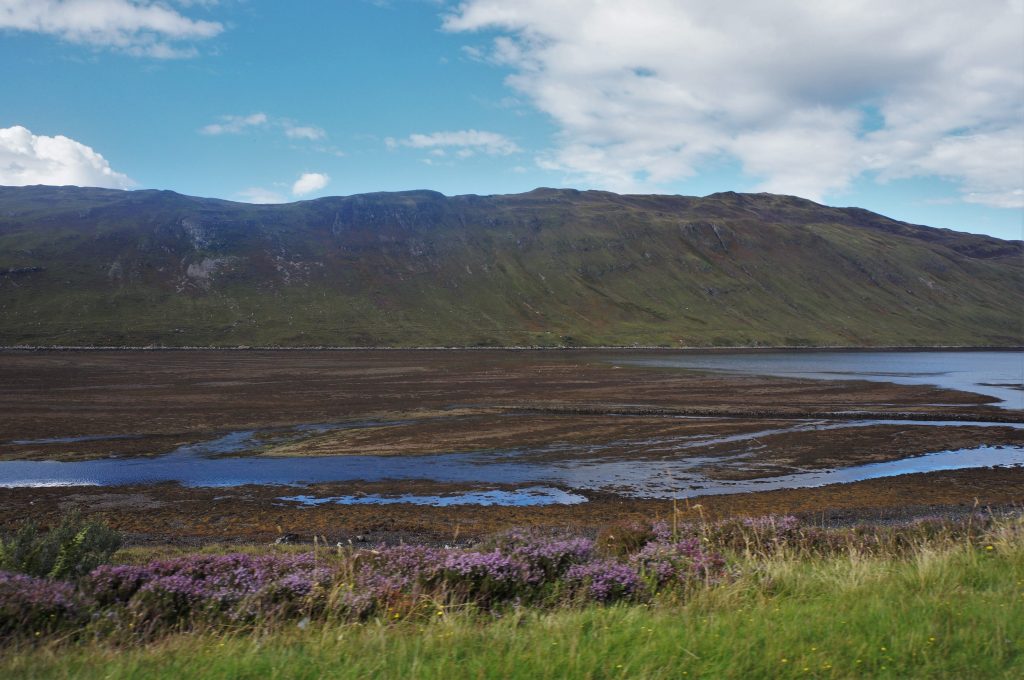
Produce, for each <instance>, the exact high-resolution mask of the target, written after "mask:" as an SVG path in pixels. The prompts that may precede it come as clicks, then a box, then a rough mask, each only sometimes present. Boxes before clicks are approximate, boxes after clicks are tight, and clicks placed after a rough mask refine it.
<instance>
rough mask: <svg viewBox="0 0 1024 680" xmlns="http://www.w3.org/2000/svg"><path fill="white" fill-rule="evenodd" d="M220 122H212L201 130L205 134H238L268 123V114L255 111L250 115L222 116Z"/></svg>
mask: <svg viewBox="0 0 1024 680" xmlns="http://www.w3.org/2000/svg"><path fill="white" fill-rule="evenodd" d="M220 121H221V122H219V123H210V124H209V125H206V126H204V127H203V128H202V129H200V130H199V131H200V132H202V133H203V134H204V135H238V134H241V133H243V132H245V131H247V130H250V129H252V128H255V127H262V126H264V125H266V124H267V114H265V113H253V114H250V115H248V116H221V117H220Z"/></svg>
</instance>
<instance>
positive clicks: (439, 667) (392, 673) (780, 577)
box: [0, 527, 1024, 678]
mask: <svg viewBox="0 0 1024 680" xmlns="http://www.w3.org/2000/svg"><path fill="white" fill-rule="evenodd" d="M737 574H738V576H737V577H736V578H735V579H732V580H731V581H729V582H727V583H725V584H721V585H717V586H713V587H709V588H701V589H698V590H697V591H696V592H693V593H692V594H691V595H690V596H689V597H688V598H687V599H686V601H684V602H678V601H673V600H671V599H658V600H655V601H654V602H652V603H650V604H643V605H641V604H623V605H616V606H609V607H601V606H593V605H591V606H588V607H585V608H563V609H556V610H554V611H546V612H545V611H538V610H535V609H511V610H504V611H503V613H502V614H501V615H500V616H496V615H493V614H491V615H488V614H484V613H480V612H474V611H467V610H448V611H444V610H438V611H441V613H440V614H439V615H438V614H437V613H436V612H434V613H433V615H432V616H431V620H425V619H424V618H420V619H418V620H415V621H402V620H399V621H393V620H388V619H382V618H381V619H375V620H371V621H369V622H366V623H361V624H342V623H324V624H315V623H313V624H305V625H304V624H303V623H302V622H299V623H298V624H296V623H295V622H290V623H289V624H287V625H285V626H278V627H274V628H270V629H267V630H264V631H256V632H252V631H246V632H231V631H230V630H228V631H225V630H224V629H220V630H207V631H199V632H193V633H189V634H178V635H173V636H170V637H166V638H163V639H161V640H160V641H159V642H158V643H155V644H151V645H149V646H146V647H142V646H131V647H127V648H126V647H119V646H117V645H114V644H112V643H110V642H105V643H104V642H81V643H75V644H72V643H67V642H63V643H62V642H60V641H51V642H43V643H37V644H32V643H20V644H19V645H16V646H13V647H9V648H7V649H6V653H5V654H4V656H3V657H2V659H0V676H3V677H11V678H22V677H24V678H100V677H103V678H121V677H146V678H181V677H204V678H321V677H332V678H462V677H470V678H475V677H497V678H566V677H568V678H620V677H629V678H699V677H704V678H762V677H763V678H768V677H771V678H775V677H781V678H787V677H794V678H845V677H866V678H908V677H910V678H1019V677H1022V676H1024V541H1022V540H1021V533H1020V531H1019V527H1017V529H1016V530H1014V531H1009V530H1008V531H1003V532H999V531H996V532H995V533H993V534H991V535H989V536H988V537H986V539H985V540H984V541H983V542H982V543H977V544H974V543H970V542H966V541H964V542H960V543H955V544H945V543H939V544H922V545H920V546H918V547H916V548H915V549H914V550H912V551H909V552H907V553H904V554H902V555H899V556H897V555H895V554H890V553H885V554H882V555H874V556H865V555H864V554H863V553H850V554H840V555H838V556H831V557H820V556H819V557H815V556H812V555H809V554H807V553H802V552H800V553H798V552H793V551H783V552H782V553H776V554H773V555H770V556H764V555H760V556H758V555H755V554H748V555H747V556H746V557H745V558H743V560H741V561H740V563H739V564H738V569H737ZM669 597H670V598H674V597H676V595H673V594H669Z"/></svg>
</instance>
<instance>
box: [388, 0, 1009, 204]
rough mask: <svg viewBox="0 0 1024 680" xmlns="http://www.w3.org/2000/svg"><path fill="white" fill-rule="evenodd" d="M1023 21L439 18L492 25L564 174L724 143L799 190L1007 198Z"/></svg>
mask: <svg viewBox="0 0 1024 680" xmlns="http://www.w3.org/2000/svg"><path fill="white" fill-rule="evenodd" d="M1022 22H1024V11H1022V3H1021V2H1020V1H1019V0H977V1H976V2H972V3H963V2H960V1H959V0H927V1H926V2H923V3H895V4H894V3H892V2H889V0H848V1H846V2H841V3H807V2H804V1H803V0H773V1H771V2H764V1H763V0H736V1H735V2H732V3H730V4H729V5H728V6H723V5H722V4H721V3H720V2H717V0H688V1H687V2H677V1H674V0H632V1H631V2H629V3H609V2H603V1H601V0H564V1H562V2H558V3H551V2H548V1H547V0H518V1H517V2H515V3H508V2H502V1H499V0H466V1H465V2H463V3H462V4H461V5H459V6H458V8H456V9H455V10H453V11H452V12H451V13H450V14H449V15H447V16H446V18H445V23H444V26H445V28H446V29H447V30H449V31H452V32H471V31H488V32H489V33H491V32H495V33H497V36H496V37H494V38H493V40H492V41H491V42H490V44H489V46H488V47H487V48H486V49H484V50H480V49H476V50H475V51H474V54H476V55H477V57H478V58H480V59H484V60H486V61H489V62H491V63H496V64H499V65H501V66H502V67H503V68H506V69H510V70H511V74H510V75H509V76H508V78H507V80H506V82H507V84H508V85H509V86H510V87H511V88H513V89H514V90H515V91H516V92H517V93H518V94H519V95H521V96H523V97H524V98H526V99H527V100H529V101H530V102H532V104H533V105H534V106H535V107H536V108H538V109H539V110H540V111H542V112H544V113H545V114H547V115H548V116H550V117H551V119H552V120H553V121H554V122H555V124H556V125H557V126H558V129H559V132H558V134H557V136H556V142H555V144H554V146H553V147H552V148H551V149H549V150H548V151H546V152H544V153H542V154H541V155H540V156H539V157H538V159H537V161H538V163H539V164H540V165H541V166H542V167H545V168H548V169H552V170H556V171H560V172H562V173H564V174H565V175H566V177H567V179H569V180H570V181H573V182H578V183H582V184H586V185H590V186H600V187H605V188H610V189H617V190H645V189H657V188H658V187H664V186H665V185H667V184H669V183H671V182H675V181H679V180H682V179H685V178H686V177H689V176H691V175H693V174H695V173H697V172H698V171H700V169H701V168H703V167H705V166H707V165H708V164H710V163H715V162H719V161H721V160H722V159H734V160H736V161H738V162H739V163H740V164H741V165H742V167H743V169H744V171H745V172H746V173H748V174H749V175H750V176H752V177H755V178H757V179H758V180H759V181H760V182H761V184H760V186H761V188H762V189H765V190H771V191H779V192H785V193H793V194H798V195H803V196H807V197H809V198H816V199H820V198H821V197H822V196H825V195H829V194H835V193H837V192H840V191H842V190H843V189H844V188H846V187H848V186H849V185H850V183H851V182H852V181H853V180H855V179H856V178H858V177H860V176H862V175H865V174H866V173H867V174H869V175H870V176H874V177H877V178H878V179H879V180H880V181H887V180H890V179H896V178H901V177H913V176H941V177H944V178H947V179H950V180H953V181H954V182H957V183H959V185H960V186H961V187H962V189H963V192H964V198H965V200H968V201H976V202H979V203H985V204H988V205H998V206H1006V207H1020V206H1022V205H1024V196H1022V185H1024V148H1022V147H1024V119H1022V117H1021V114H1020V111H1021V109H1020V106H1021V101H1024V68H1022V64H1024V40H1022V39H1021V38H1022V36H1021V28H1020V27H1021V25H1022ZM428 137H429V136H428ZM411 141H412V138H411V137H410V139H409V140H405V141H403V142H402V143H403V144H406V145H409V146H412V145H413V144H411V143H409V142H411ZM423 145H424V146H427V145H428V144H426V140H424V143H423Z"/></svg>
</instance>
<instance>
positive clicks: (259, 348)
mask: <svg viewBox="0 0 1024 680" xmlns="http://www.w3.org/2000/svg"><path fill="white" fill-rule="evenodd" d="M627 350H628V351H642V352H687V353H693V354H723V353H731V352H749V353H752V354H754V353H766V354H769V353H773V352H793V351H805V352H1024V345H772V346H762V345H729V346H716V347H706V346H686V347H665V346H664V345H578V346H577V345H494V346H489V345H488V346H477V345H436V346H415V347H403V346H400V345H380V346H376V345H373V346H363V345H354V346H348V345H0V352H209V351H214V352H300V351H314V352H488V351H494V352H498V351H500V352H555V351H558V352H561V351H566V352H588V351H627Z"/></svg>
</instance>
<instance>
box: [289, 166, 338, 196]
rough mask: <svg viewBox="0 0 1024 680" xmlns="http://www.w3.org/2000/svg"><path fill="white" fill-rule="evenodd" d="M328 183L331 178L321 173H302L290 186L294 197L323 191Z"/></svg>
mask: <svg viewBox="0 0 1024 680" xmlns="http://www.w3.org/2000/svg"><path fill="white" fill-rule="evenodd" d="M329 181H331V178H330V177H328V176H327V175H325V174H324V173H322V172H304V173H302V175H301V176H300V177H299V178H298V179H297V180H295V184H293V185H292V193H293V194H295V195H296V196H304V195H306V194H311V193H313V192H314V191H320V190H321V189H323V188H324V187H325V186H327V183H328V182H329Z"/></svg>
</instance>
